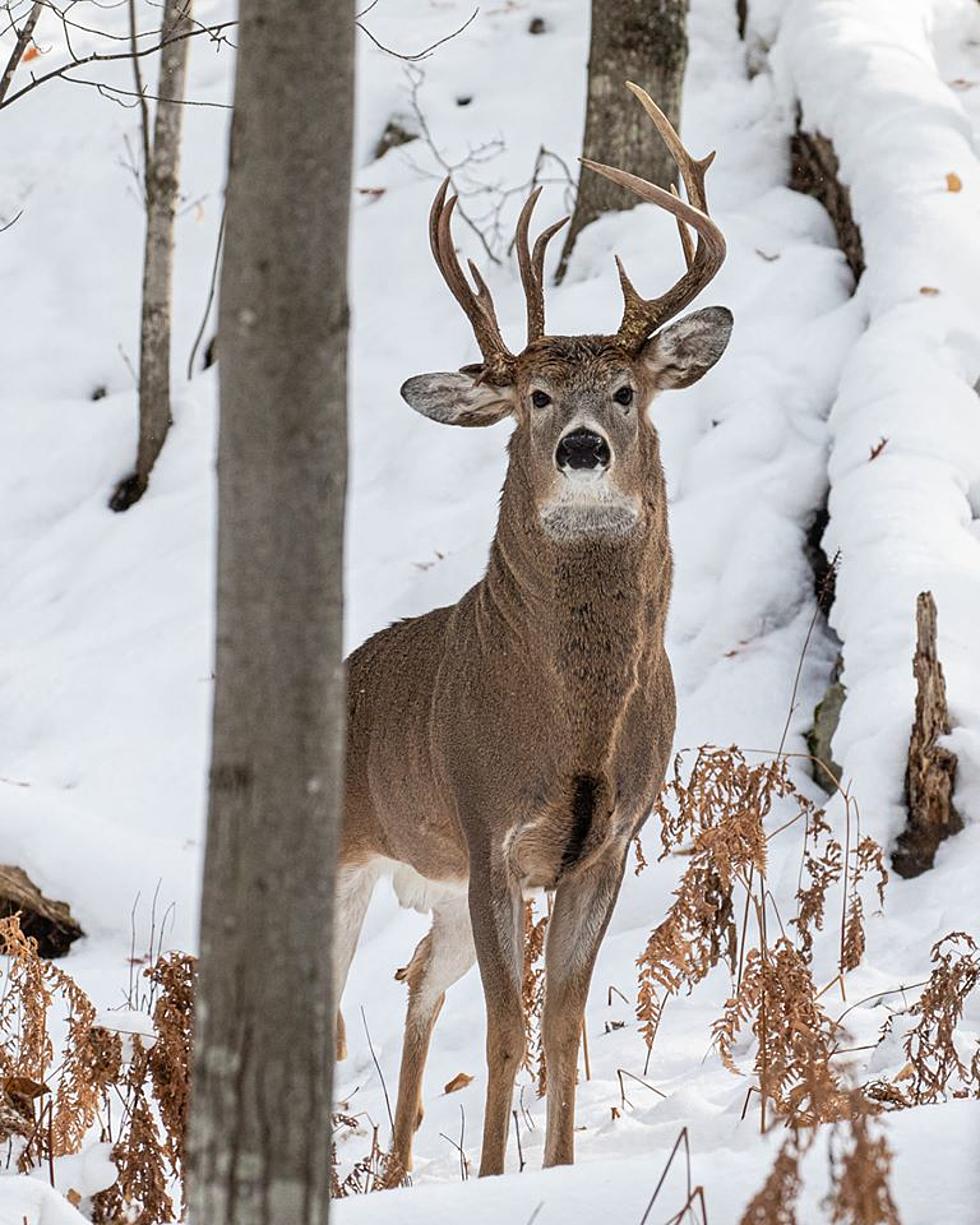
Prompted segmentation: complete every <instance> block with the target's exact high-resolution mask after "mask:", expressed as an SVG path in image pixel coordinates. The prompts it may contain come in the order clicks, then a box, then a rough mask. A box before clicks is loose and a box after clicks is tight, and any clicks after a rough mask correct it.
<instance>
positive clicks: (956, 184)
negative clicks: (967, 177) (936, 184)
mask: <svg viewBox="0 0 980 1225" xmlns="http://www.w3.org/2000/svg"><path fill="white" fill-rule="evenodd" d="M946 190H947V191H962V190H963V180H962V179H961V178H960V176H959V175H958V174H954V173H953V171H952V170H951V171H950V172H949V174H948V175H947V176H946Z"/></svg>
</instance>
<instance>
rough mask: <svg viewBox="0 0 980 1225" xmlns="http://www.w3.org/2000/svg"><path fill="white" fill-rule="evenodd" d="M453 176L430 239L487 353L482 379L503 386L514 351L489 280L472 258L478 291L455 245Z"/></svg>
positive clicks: (435, 207)
mask: <svg viewBox="0 0 980 1225" xmlns="http://www.w3.org/2000/svg"><path fill="white" fill-rule="evenodd" d="M448 190H449V179H448V178H446V179H443V181H442V186H441V187H440V188H439V190H438V191H437V192H436V198H435V200H433V202H432V209H431V211H430V212H429V243H430V245H431V247H432V254H433V256H434V257H435V261H436V264H437V266H438V268H439V271H440V272H441V273H442V279H443V280H444V281H445V282H446V284H447V285H448V286H449V290H450V292H451V293H452V295H453V297H454V298H455V299H456V301H457V302H458V303H459V304H460V306H461V307H462V308H463V310H464V312H465V313H466V317H467V319H469V321H470V324H471V326H472V328H473V335H474V336H475V337H476V343H477V344H478V345H479V346H480V352H481V353H482V354H483V373H482V375H481V380H482V381H483V382H486V383H493V384H496V385H499V386H506V385H507V384H508V383H510V382H511V381H512V377H513V369H514V354H513V353H511V351H510V350H509V349H508V348H507V346H506V345H505V344H504V338H503V336H502V335H501V334H500V324H499V323H498V322H497V312H496V310H495V309H494V305H493V298H491V296H490V290H489V289H488V288H487V283H486V281H484V279H483V277H482V276H481V275H480V270H479V269H478V268H477V266H476V264H474V263H473V261H472V260H470V261H469V266H470V272H471V273H472V275H473V280H474V281H475V282H476V292H475V293H474V292H473V289H472V287H471V285H470V283H469V281H468V280H467V279H466V274H465V273H464V272H463V269H462V268H461V267H460V265H459V260H458V259H457V258H456V248H455V247H454V246H453V236H452V231H451V229H450V223H451V221H452V215H453V209H454V208H455V207H456V202H457V200H458V199H459V197H458V196H450V198H449V200H448V201H447V200H446V192H447V191H448Z"/></svg>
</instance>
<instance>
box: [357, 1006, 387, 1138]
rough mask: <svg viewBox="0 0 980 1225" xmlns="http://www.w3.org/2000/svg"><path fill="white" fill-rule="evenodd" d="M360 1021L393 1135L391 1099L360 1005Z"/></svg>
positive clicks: (362, 1008) (362, 1007)
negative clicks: (379, 1082)
mask: <svg viewBox="0 0 980 1225" xmlns="http://www.w3.org/2000/svg"><path fill="white" fill-rule="evenodd" d="M361 1021H362V1022H363V1024H364V1035H365V1037H366V1038H367V1044H368V1050H369V1051H370V1052H371V1058H372V1059H373V1060H374V1066H375V1068H376V1069H377V1073H378V1078H379V1079H380V1081H381V1089H382V1091H383V1093H384V1095H385V1107H386V1109H387V1111H388V1124H389V1126H390V1127H391V1134H392V1136H394V1134H395V1120H394V1117H393V1116H392V1113H391V1098H390V1097H389V1096H388V1086H387V1085H386V1084H385V1074H384V1072H382V1071H381V1064H380V1063H378V1057H377V1055H376V1054H375V1053H374V1043H373V1042H372V1041H371V1031H370V1030H369V1029H368V1023H367V1017H366V1016H365V1014H364V1005H363V1004H362V1005H361Z"/></svg>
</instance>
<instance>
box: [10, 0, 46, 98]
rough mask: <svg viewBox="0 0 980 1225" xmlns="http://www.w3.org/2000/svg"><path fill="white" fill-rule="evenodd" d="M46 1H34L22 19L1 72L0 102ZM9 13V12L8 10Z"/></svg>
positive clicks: (22, 56)
mask: <svg viewBox="0 0 980 1225" xmlns="http://www.w3.org/2000/svg"><path fill="white" fill-rule="evenodd" d="M46 3H47V0H35V2H34V4H32V5H31V11H30V12H29V13H28V14H27V16H26V18H25V19H24V24H23V25H22V26H21V27H20V30H19V31H18V32H17V38H16V40H15V41H14V49H13V51H11V53H10V58H9V59H8V60H7V64H6V67H5V68H4V70H3V75H2V76H0V102H2V101H3V100H4V98H5V97H6V96H7V90H8V89H10V82H11V81H12V80H13V79H14V73H15V72H16V71H17V65H18V64H19V63H20V61H21V60H22V59H23V58H24V52H25V51H26V50H27V44H28V43H29V42H30V41H31V35H32V34H33V33H34V27H35V26H36V25H37V19H38V18H39V17H40V16H41V11H42V9H44V8H45V6H46ZM8 12H9V10H8Z"/></svg>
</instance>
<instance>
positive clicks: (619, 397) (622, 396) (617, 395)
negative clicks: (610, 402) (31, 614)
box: [613, 387, 633, 408]
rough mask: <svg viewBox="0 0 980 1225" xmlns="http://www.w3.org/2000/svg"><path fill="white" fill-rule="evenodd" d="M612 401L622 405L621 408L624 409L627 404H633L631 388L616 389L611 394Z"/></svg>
mask: <svg viewBox="0 0 980 1225" xmlns="http://www.w3.org/2000/svg"><path fill="white" fill-rule="evenodd" d="M613 399H614V400H615V401H616V403H617V404H622V405H623V407H624V408H625V407H626V405H627V404H632V403H633V388H632V387H618V388H617V389H616V390H615V391H614V392H613Z"/></svg>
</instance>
